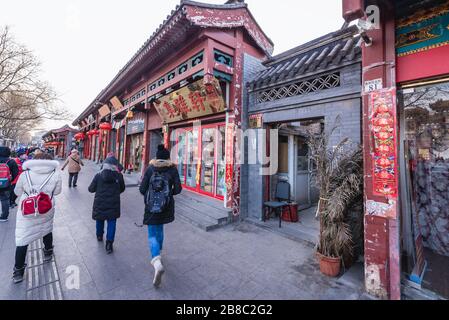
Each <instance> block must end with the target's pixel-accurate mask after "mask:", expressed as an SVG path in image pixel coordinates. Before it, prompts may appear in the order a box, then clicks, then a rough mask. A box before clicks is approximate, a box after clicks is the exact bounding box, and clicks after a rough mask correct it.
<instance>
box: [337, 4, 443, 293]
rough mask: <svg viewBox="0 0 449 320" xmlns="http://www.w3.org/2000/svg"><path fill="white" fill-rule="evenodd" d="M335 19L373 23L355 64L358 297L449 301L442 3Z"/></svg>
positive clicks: (379, 7)
mask: <svg viewBox="0 0 449 320" xmlns="http://www.w3.org/2000/svg"><path fill="white" fill-rule="evenodd" d="M343 16H344V18H345V19H346V21H348V22H349V21H353V20H356V19H361V20H363V21H370V22H371V27H365V33H364V39H365V44H364V45H363V61H362V64H363V74H362V81H363V83H362V88H363V90H364V92H363V95H362V96H363V146H364V167H365V169H364V170H365V286H366V289H367V291H368V292H369V293H371V294H374V295H376V296H378V297H381V298H383V299H394V300H397V299H401V295H403V293H404V288H405V287H406V286H408V285H412V286H414V287H416V288H419V289H420V290H423V291H427V290H430V291H431V292H432V293H437V294H438V295H442V296H444V297H446V298H447V294H448V291H449V289H448V278H449V274H448V273H447V272H446V271H445V270H448V269H449V264H448V262H449V237H448V231H449V228H448V226H449V216H448V213H447V212H448V211H447V204H449V202H448V201H449V199H448V198H449V197H448V194H447V186H446V185H447V182H449V178H448V177H449V175H448V174H449V170H448V168H449V157H448V151H449V126H448V123H449V117H448V112H449V96H448V94H447V93H448V92H449V91H448V88H449V59H447V57H448V56H449V5H448V3H447V1H408V0H399V1H387V0H385V1H381V0H379V1H363V0H343ZM362 31H363V30H362ZM437 260H438V261H439V262H438V263H437V262H436V261H437ZM437 270H440V271H441V272H440V271H437ZM436 272H440V273H439V275H438V276H437V275H436Z"/></svg>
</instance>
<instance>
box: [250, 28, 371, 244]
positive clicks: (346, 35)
mask: <svg viewBox="0 0 449 320" xmlns="http://www.w3.org/2000/svg"><path fill="white" fill-rule="evenodd" d="M361 42H362V40H361V38H360V36H359V35H358V29H357V27H355V26H353V27H350V28H348V27H347V26H344V27H343V28H342V29H341V30H337V31H335V32H331V33H329V34H327V35H324V36H322V37H320V38H317V39H314V40H312V41H310V42H308V43H305V44H303V45H300V46H298V47H296V48H293V49H291V50H288V51H286V52H283V53H281V54H279V55H276V56H274V57H272V58H270V59H269V60H267V61H265V62H264V63H263V64H260V63H259V66H258V68H253V70H259V71H257V72H253V73H252V75H250V77H249V81H248V82H247V89H248V96H249V98H248V104H247V106H245V108H244V118H245V119H246V121H245V126H246V127H247V128H248V129H250V130H252V129H256V130H255V131H254V132H250V133H247V136H248V137H249V139H250V140H253V142H250V143H248V145H247V147H248V150H247V153H248V158H247V163H245V165H244V170H243V173H242V181H243V183H242V190H245V191H244V192H242V197H245V199H246V200H245V201H242V212H244V213H245V216H246V217H248V219H249V220H251V221H254V222H256V223H257V221H261V220H262V221H264V223H263V225H264V226H265V227H272V228H275V229H278V228H279V227H278V225H277V223H276V221H274V222H270V221H265V218H266V217H265V214H266V212H265V210H264V209H265V208H264V203H265V202H268V201H274V200H275V199H276V195H275V192H276V187H277V185H278V183H279V182H280V181H283V182H287V183H288V185H289V188H290V200H291V201H293V202H294V205H295V207H294V209H293V210H295V211H298V210H299V212H300V215H301V219H302V220H303V222H302V223H301V225H299V224H285V225H286V227H284V228H282V229H279V231H280V232H285V233H288V234H289V235H293V236H296V237H297V238H299V239H301V240H306V241H309V240H310V241H312V242H316V238H317V237H318V230H319V222H318V220H316V219H314V216H315V212H316V207H317V203H318V200H319V190H318V189H317V187H316V184H315V182H314V181H313V175H314V173H315V171H316V168H315V167H314V162H313V161H312V155H311V154H310V150H309V145H308V134H309V133H310V132H316V133H320V132H322V131H323V130H325V131H327V132H331V131H333V134H332V135H331V138H330V145H329V148H332V147H334V146H337V145H338V144H339V143H340V142H341V141H342V140H343V139H346V138H349V139H350V140H351V143H352V145H353V146H355V145H358V144H360V143H361V134H362V132H361V95H360V90H361V59H362V55H361V53H362V52H361ZM334 127H337V129H336V130H333V128H334ZM261 129H262V130H261ZM273 133H274V134H275V136H273ZM273 140H276V141H277V142H278V144H277V150H275V149H276V147H274V146H273V147H272V143H273ZM260 148H263V149H264V150H266V151H265V153H266V154H267V155H269V156H270V157H271V159H273V161H270V166H271V167H272V170H267V172H266V173H265V174H263V175H262V174H261V173H260V172H261V171H262V170H263V168H264V165H265V163H264V160H265V159H264V158H261V157H257V159H256V157H254V158H253V159H251V155H253V156H254V155H257V154H258V149H260ZM254 160H255V161H254ZM275 162H276V163H275ZM276 164H277V166H276Z"/></svg>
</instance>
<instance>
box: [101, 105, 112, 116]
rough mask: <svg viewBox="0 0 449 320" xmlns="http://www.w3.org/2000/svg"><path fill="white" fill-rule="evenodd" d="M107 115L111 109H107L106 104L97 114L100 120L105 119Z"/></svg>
mask: <svg viewBox="0 0 449 320" xmlns="http://www.w3.org/2000/svg"><path fill="white" fill-rule="evenodd" d="M109 113H111V109H109V106H108V105H107V104H104V105H103V106H102V107H101V108H100V109H99V110H98V114H99V115H100V117H101V118H103V117H106V116H107V115H108V114H109Z"/></svg>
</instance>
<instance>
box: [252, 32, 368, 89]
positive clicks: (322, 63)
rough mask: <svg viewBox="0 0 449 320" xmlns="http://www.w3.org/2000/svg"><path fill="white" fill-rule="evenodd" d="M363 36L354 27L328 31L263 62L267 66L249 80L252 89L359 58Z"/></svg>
mask: <svg viewBox="0 0 449 320" xmlns="http://www.w3.org/2000/svg"><path fill="white" fill-rule="evenodd" d="M361 43H362V40H361V38H360V36H358V35H357V27H355V26H354V27H349V28H346V29H343V30H338V31H336V32H332V33H329V34H327V35H325V36H323V37H320V38H318V39H315V40H312V41H310V42H308V43H306V44H303V45H301V46H299V47H296V48H294V49H291V50H288V51H286V52H284V53H281V54H279V55H277V56H274V57H272V58H271V59H270V60H268V61H267V62H265V66H266V67H267V68H266V69H265V70H263V71H261V72H260V73H259V74H258V75H256V77H255V78H254V79H253V80H252V81H250V82H249V83H248V85H249V87H250V89H251V90H258V89H260V88H264V87H269V86H270V85H273V84H277V83H279V82H286V81H289V80H291V79H298V78H299V77H301V75H304V76H306V75H309V74H311V73H319V72H322V71H326V70H329V69H334V68H336V67H339V66H341V65H344V64H346V63H351V62H358V61H361V57H362V50H361Z"/></svg>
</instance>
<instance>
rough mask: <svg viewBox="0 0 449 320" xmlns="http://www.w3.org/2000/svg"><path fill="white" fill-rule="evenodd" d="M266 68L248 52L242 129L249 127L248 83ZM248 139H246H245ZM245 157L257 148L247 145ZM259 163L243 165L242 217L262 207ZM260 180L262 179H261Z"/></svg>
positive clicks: (245, 69)
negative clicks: (252, 209)
mask: <svg viewBox="0 0 449 320" xmlns="http://www.w3.org/2000/svg"><path fill="white" fill-rule="evenodd" d="M263 69H265V67H264V66H263V65H262V62H261V61H260V60H259V59H257V58H255V57H253V56H251V55H248V54H245V56H244V65H243V85H244V87H243V89H244V90H243V100H242V101H243V104H242V129H243V130H247V129H248V119H249V114H248V107H249V105H250V103H249V101H248V100H249V98H250V96H249V93H248V90H247V89H246V83H247V82H249V81H250V80H251V79H253V78H254V77H255V76H256V75H257V74H258V72H260V71H261V70H263ZM245 140H246V139H245ZM243 150H244V156H245V159H248V152H256V151H255V150H249V148H248V147H247V143H246V147H244V148H243ZM258 167H259V166H258V165H256V164H252V165H249V164H243V165H242V166H241V179H240V218H241V219H242V218H245V217H247V216H248V211H249V210H250V209H249V208H252V207H254V206H255V204H259V202H260V205H258V207H261V201H262V194H263V187H262V184H261V178H259V177H257V176H255V175H254V171H256V170H257V171H258ZM259 180H260V181H259ZM249 181H251V187H249ZM255 181H257V182H258V184H257V185H253V183H254V182H255Z"/></svg>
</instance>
